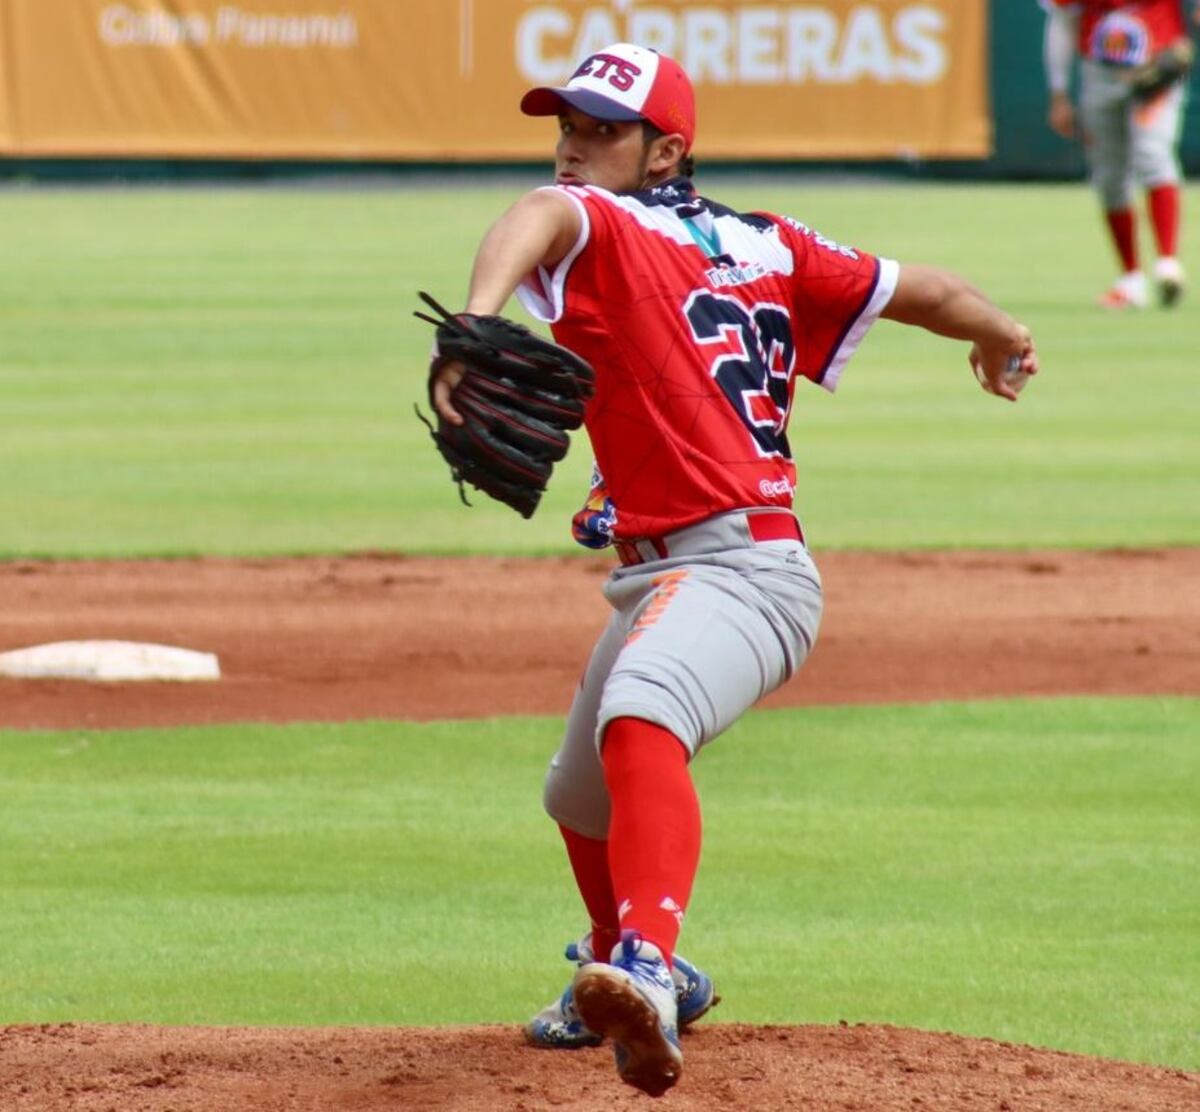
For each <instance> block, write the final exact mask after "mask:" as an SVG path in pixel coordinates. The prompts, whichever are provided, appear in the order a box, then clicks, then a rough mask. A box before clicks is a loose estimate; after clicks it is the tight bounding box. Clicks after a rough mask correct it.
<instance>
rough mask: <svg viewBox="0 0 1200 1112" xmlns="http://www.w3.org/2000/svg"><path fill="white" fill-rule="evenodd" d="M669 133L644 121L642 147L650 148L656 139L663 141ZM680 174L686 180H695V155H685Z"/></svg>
mask: <svg viewBox="0 0 1200 1112" xmlns="http://www.w3.org/2000/svg"><path fill="white" fill-rule="evenodd" d="M666 134H667V133H666V132H665V131H663V130H662V128H660V127H655V126H654V124H652V123H651V122H650V121H649V120H643V121H642V146H644V147H648V146H650V144H651V143H653V142H654V140H655V139H661V138H662V137H663V136H664V135H666ZM679 173H680V174H682V175H683V176H684V177H685V178H694V177H695V176H696V158H695V156H694V155H690V154H685V155H684V156H683V157H682V158H681V159H680V160H679Z"/></svg>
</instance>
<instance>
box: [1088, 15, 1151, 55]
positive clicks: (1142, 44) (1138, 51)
mask: <svg viewBox="0 0 1200 1112" xmlns="http://www.w3.org/2000/svg"><path fill="white" fill-rule="evenodd" d="M1089 54H1090V55H1091V56H1092V57H1093V58H1094V59H1095V60H1096V61H1097V62H1103V63H1104V64H1105V65H1108V66H1140V65H1144V64H1145V63H1146V62H1147V61H1148V60H1149V58H1150V32H1149V31H1148V30H1147V29H1146V25H1145V24H1144V23H1143V22H1142V21H1141V20H1140V19H1138V18H1137V16H1134V15H1130V14H1129V13H1128V12H1113V13H1111V14H1110V15H1106V16H1105V17H1104V18H1103V19H1102V20H1100V22H1099V23H1097V24H1096V26H1095V29H1094V30H1093V31H1092V41H1091V44H1090V49H1089Z"/></svg>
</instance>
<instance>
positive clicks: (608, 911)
mask: <svg viewBox="0 0 1200 1112" xmlns="http://www.w3.org/2000/svg"><path fill="white" fill-rule="evenodd" d="M558 829H559V831H560V832H561V833H562V837H563V841H564V842H565V843H566V845H567V858H568V859H569V860H570V862H571V871H572V872H573V873H574V874H575V884H576V886H577V887H578V888H579V894H580V895H581V896H582V897H583V906H584V907H586V908H587V913H588V915H590V916H591V920H592V953H593V954H595V955H596V957H597V958H598V959H599V960H600V961H608V956H609V954H611V953H612V948H613V947H614V946H615V945H616V944H617V943H618V942H619V941H620V940H621V928H620V926H618V924H617V901H616V900H615V899H614V898H613V887H612V877H611V876H609V873H608V843H607V842H602V841H600V840H599V839H598V838H585V837H584V836H583V835H582V834H577V833H576V832H575V831H574V830H570V829H568V828H567V827H565V826H562V825H561V824H560V825H559V828H558Z"/></svg>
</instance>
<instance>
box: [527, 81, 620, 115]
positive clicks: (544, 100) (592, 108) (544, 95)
mask: <svg viewBox="0 0 1200 1112" xmlns="http://www.w3.org/2000/svg"><path fill="white" fill-rule="evenodd" d="M564 105H570V106H571V107H572V108H576V109H578V110H579V111H580V112H582V113H583V114H584V115H585V116H592V117H593V118H595V119H597V120H626V121H629V120H640V119H641V118H642V115H641V113H640V112H635V111H634V110H633V109H632V108H626V107H625V105H623V104H618V103H617V102H616V101H615V100H609V99H608V97H606V96H601V95H600V94H599V93H594V92H592V90H591V89H551V88H548V87H546V86H542V87H541V88H537V89H530V90H529V92H527V93H526V94H525V95H524V96H523V97H522V98H521V111H522V112H524V113H525V115H526V116H560V115H562V111H563V106H564Z"/></svg>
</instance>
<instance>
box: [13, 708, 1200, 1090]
mask: <svg viewBox="0 0 1200 1112" xmlns="http://www.w3.org/2000/svg"><path fill="white" fill-rule="evenodd" d="M559 728H560V723H559V722H558V721H557V720H554V719H542V718H538V719H498V720H492V721H482V722H446V723H435V724H427V725H414V724H404V723H384V722H374V723H354V724H345V725H292V726H266V725H255V726H238V727H223V728H189V729H179V730H144V731H129V732H126V731H119V732H95V733H93V732H86V731H67V732H55V733H48V732H34V733H19V732H12V731H8V732H3V733H0V796H2V797H3V799H4V801H5V806H4V807H3V808H2V809H0V844H2V845H3V847H4V851H3V853H2V854H0V891H2V892H3V894H4V898H3V899H2V900H0V932H2V935H3V937H4V938H5V939H6V943H5V946H4V948H3V953H2V956H0V1022H49V1021H60V1020H79V1021H133V1020H137V1021H146V1022H155V1023H218V1024H226V1023H232V1024H241V1023H255V1024H258V1023H261V1024H425V1023H442V1024H457V1023H479V1022H503V1023H517V1022H520V1021H522V1020H523V1019H524V1018H526V1017H527V1015H528V1014H529V1013H530V1012H531V1011H532V1010H534V1009H535V1008H536V1007H539V1006H540V1005H541V1004H542V1003H544V1002H545V1000H548V999H549V998H550V997H551V996H552V995H553V994H554V993H555V992H557V991H559V990H560V989H561V987H562V984H563V983H564V978H565V977H566V975H567V974H568V972H569V967H568V965H567V963H565V962H563V961H562V960H561V959H560V957H559V954H560V953H561V947H562V945H563V944H564V943H565V942H566V941H567V940H568V939H570V938H572V937H573V936H575V935H576V934H578V933H579V932H580V931H581V930H582V928H583V918H582V914H581V909H580V908H579V907H578V906H577V897H575V895H574V894H573V889H572V886H571V882H570V878H569V876H568V872H567V868H566V864H565V861H564V858H563V854H562V850H561V846H560V844H559V839H558V835H557V833H556V831H555V829H554V826H553V824H552V823H551V822H550V821H549V819H547V818H546V817H545V816H544V815H543V814H542V813H541V809H540V788H541V780H542V774H543V770H544V767H545V763H546V760H547V759H548V756H549V754H550V752H551V751H552V750H553V748H554V745H555V742H556V738H557V734H558V731H559ZM1198 732H1200V700H1196V699H1136V700H1108V699H1093V700H1083V699H1067V700H1045V701H1033V700H1017V701H1009V702H987V703H970V704H940V705H932V706H905V707H851V708H820V709H806V710H788V711H772V712H755V713H753V714H751V715H749V716H748V717H747V718H746V719H744V720H743V721H742V722H741V723H739V724H738V725H737V726H736V727H734V728H733V729H732V730H731V731H730V732H729V734H728V735H727V736H725V737H724V738H722V739H721V740H720V741H719V742H718V743H717V744H716V745H714V746H713V747H712V748H711V749H710V750H709V751H708V752H706V753H705V754H703V756H702V757H701V759H700V760H699V761H698V762H697V764H696V766H695V771H696V778H697V783H698V785H699V790H700V792H701V796H702V799H703V804H704V811H705V819H706V829H707V839H706V845H705V850H704V860H703V863H702V867H701V873H700V879H699V883H698V885H697V890H696V893H695V898H694V901H693V908H692V911H691V913H690V915H689V920H688V923H687V925H686V928H685V933H684V938H683V947H682V948H683V950H684V952H685V953H687V954H688V955H689V956H691V957H692V958H693V959H694V960H696V961H699V962H701V963H702V964H703V965H704V966H705V967H707V968H709V969H710V970H711V971H712V972H713V973H714V975H716V976H717V978H718V980H719V983H720V988H721V991H722V994H723V996H724V997H725V1000H724V1003H723V1004H722V1005H721V1009H720V1012H719V1013H718V1017H719V1018H721V1019H723V1020H725V1021H747V1022H781V1023H793V1022H835V1021H837V1020H839V1019H846V1020H848V1021H851V1022H854V1021H867V1020H871V1021H886V1022H891V1023H898V1024H905V1025H915V1026H919V1027H926V1028H935V1029H946V1030H954V1031H959V1032H962V1033H967V1034H973V1035H981V1036H991V1037H997V1038H1003V1039H1011V1040H1017V1041H1023V1042H1031V1043H1035V1044H1040V1045H1048V1046H1055V1047H1060V1048H1063V1049H1069V1050H1076V1051H1082V1052H1086V1053H1094V1054H1102V1055H1108V1056H1112V1057H1117V1058H1125V1059H1130V1060H1138V1061H1151V1062H1160V1063H1169V1064H1174V1065H1178V1066H1183V1067H1188V1068H1192V1069H1195V1068H1197V1067H1200V1047H1198V1046H1197V1011H1196V1000H1197V999H1200V964H1198V963H1197V961H1196V955H1195V938H1196V932H1197V929H1198V928H1200V897H1198V896H1197V891H1198V888H1197V885H1196V884H1195V878H1196V875H1197V864H1198V851H1197V846H1198V845H1200V814H1198V813H1197V810H1196V807H1195V798H1196V788H1197V781H1198V774H1200V756H1198V755H1197V750H1196V746H1195V738H1196V736H1197V734H1198Z"/></svg>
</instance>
